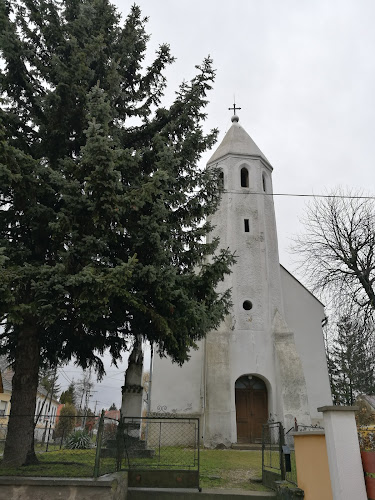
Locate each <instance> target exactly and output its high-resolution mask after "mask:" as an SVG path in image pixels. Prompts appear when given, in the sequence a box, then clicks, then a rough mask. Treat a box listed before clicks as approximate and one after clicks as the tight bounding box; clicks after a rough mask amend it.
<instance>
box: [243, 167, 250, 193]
mask: <svg viewBox="0 0 375 500" xmlns="http://www.w3.org/2000/svg"><path fill="white" fill-rule="evenodd" d="M241 187H243V188H248V187H249V171H248V170H247V168H246V167H242V168H241Z"/></svg>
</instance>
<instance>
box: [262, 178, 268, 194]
mask: <svg viewBox="0 0 375 500" xmlns="http://www.w3.org/2000/svg"><path fill="white" fill-rule="evenodd" d="M262 182H263V192H264V193H265V192H266V191H267V190H266V176H265V175H264V174H263V175H262Z"/></svg>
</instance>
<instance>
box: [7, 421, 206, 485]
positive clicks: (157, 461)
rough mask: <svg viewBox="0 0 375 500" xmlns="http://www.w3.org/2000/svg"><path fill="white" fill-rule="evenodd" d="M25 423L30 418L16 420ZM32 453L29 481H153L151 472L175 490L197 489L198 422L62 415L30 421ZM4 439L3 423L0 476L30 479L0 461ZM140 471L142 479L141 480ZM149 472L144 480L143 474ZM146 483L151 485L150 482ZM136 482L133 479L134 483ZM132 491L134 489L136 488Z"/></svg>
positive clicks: (26, 471)
mask: <svg viewBox="0 0 375 500" xmlns="http://www.w3.org/2000/svg"><path fill="white" fill-rule="evenodd" d="M18 418H19V419H21V418H29V417H18ZM34 424H35V430H34V450H35V455H36V458H37V460H38V462H39V463H38V464H37V466H36V467H37V469H35V468H33V470H32V471H31V470H30V474H31V475H39V476H53V475H64V476H65V477H98V476H100V475H103V474H107V473H111V472H115V471H119V470H128V471H138V472H137V475H136V476H134V474H133V475H131V474H130V472H129V477H130V478H131V477H133V479H134V477H136V478H137V477H142V484H143V485H144V484H145V481H146V482H147V481H152V480H153V479H152V476H153V474H154V476H155V471H159V473H158V476H159V477H161V476H162V473H160V471H163V470H164V471H169V472H170V471H174V472H175V474H174V475H173V474H172V475H171V474H169V475H168V474H165V476H166V477H167V476H170V477H172V480H173V481H175V482H176V483H177V484H173V486H192V485H193V486H198V487H199V419H197V418H192V419H189V418H188V419H185V418H159V417H144V418H124V419H122V420H114V419H111V418H107V417H106V416H105V412H104V411H103V412H102V414H101V415H100V416H99V415H63V416H61V415H60V416H58V417H57V418H56V419H55V420H51V418H49V417H48V415H47V416H43V415H39V416H37V417H34ZM6 436H7V422H6V419H5V421H4V419H3V423H2V424H1V427H0V475H5V474H6V475H14V474H17V475H29V470H28V468H27V467H24V468H22V470H21V469H20V470H13V469H12V466H11V464H10V467H9V464H8V465H7V466H6V467H5V466H4V464H3V463H2V461H1V458H2V457H1V455H2V453H3V450H4V443H5V440H6ZM140 471H142V474H141V475H140ZM147 471H149V474H146V472H147ZM150 478H151V479H150ZM134 481H135V482H136V479H134ZM135 485H136V484H135Z"/></svg>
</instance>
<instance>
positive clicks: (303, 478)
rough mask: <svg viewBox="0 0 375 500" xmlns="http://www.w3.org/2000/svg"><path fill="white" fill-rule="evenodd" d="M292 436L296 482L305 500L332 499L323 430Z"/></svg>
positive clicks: (297, 433)
mask: <svg viewBox="0 0 375 500" xmlns="http://www.w3.org/2000/svg"><path fill="white" fill-rule="evenodd" d="M293 436H294V448H295V457H296V468H297V483H298V487H299V488H301V489H302V490H303V491H304V492H305V500H332V488H331V479H330V475H329V466H328V456H327V447H326V440H325V435H324V432H317V431H311V432H295V433H293ZM353 500H354V499H353Z"/></svg>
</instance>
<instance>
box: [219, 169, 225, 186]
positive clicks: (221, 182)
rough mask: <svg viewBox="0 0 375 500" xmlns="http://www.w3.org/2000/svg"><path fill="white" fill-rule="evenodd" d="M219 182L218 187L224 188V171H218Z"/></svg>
mask: <svg viewBox="0 0 375 500" xmlns="http://www.w3.org/2000/svg"><path fill="white" fill-rule="evenodd" d="M219 182H220V187H221V188H222V189H224V172H220V174H219Z"/></svg>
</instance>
